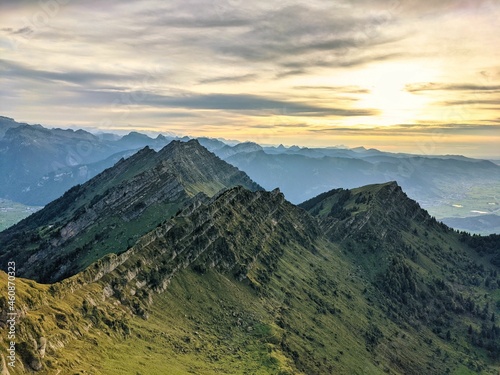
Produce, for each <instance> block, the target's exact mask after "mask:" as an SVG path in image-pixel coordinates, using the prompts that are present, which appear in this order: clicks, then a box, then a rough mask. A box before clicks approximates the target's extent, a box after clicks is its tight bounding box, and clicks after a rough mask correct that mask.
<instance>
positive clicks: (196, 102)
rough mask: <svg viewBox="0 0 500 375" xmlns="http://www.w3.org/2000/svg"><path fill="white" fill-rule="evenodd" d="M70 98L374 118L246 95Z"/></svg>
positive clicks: (366, 112)
mask: <svg viewBox="0 0 500 375" xmlns="http://www.w3.org/2000/svg"><path fill="white" fill-rule="evenodd" d="M70 92H71V93H72V95H71V97H74V96H75V95H77V96H79V98H80V101H81V102H82V103H87V105H98V104H99V105H106V104H107V105H113V106H115V107H116V109H120V108H121V107H130V106H147V107H155V108H176V109H178V108H183V109H187V110H219V111H237V112H245V113H250V114H251V115H256V116H266V115H274V114H276V113H277V112H279V113H280V114H281V115H284V116H319V117H321V116H338V117H353V116H374V115H377V114H378V111H376V110H373V109H363V108H360V109H344V108H335V107H320V106H315V105H311V104H307V103H300V102H294V101H286V100H280V99H274V98H268V97H265V96H258V95H246V94H217V93H214V94H196V93H187V92H183V93H172V95H158V94H155V93H152V92H146V91H127V92H123V93H120V94H118V93H114V92H109V91H95V90H71V91H70Z"/></svg>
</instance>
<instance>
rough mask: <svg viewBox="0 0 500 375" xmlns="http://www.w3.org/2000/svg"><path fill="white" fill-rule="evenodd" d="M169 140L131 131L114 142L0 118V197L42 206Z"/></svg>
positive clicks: (106, 137) (104, 137)
mask: <svg viewBox="0 0 500 375" xmlns="http://www.w3.org/2000/svg"><path fill="white" fill-rule="evenodd" d="M173 139H175V138H174V137H165V136H158V137H157V138H156V139H153V138H150V137H148V136H147V135H145V134H141V133H137V132H131V133H129V134H128V135H126V136H124V137H118V139H117V138H116V135H113V134H104V135H103V134H101V135H99V136H96V135H93V134H91V133H89V132H86V131H84V130H76V131H74V130H71V129H68V130H63V129H47V128H44V127H43V126H41V125H28V124H24V123H18V122H16V121H14V120H13V119H10V118H8V117H0V197H1V198H4V199H9V200H12V201H15V202H20V203H23V204H26V205H37V206H41V205H45V204H47V203H49V202H50V201H52V200H53V199H55V198H57V197H59V196H60V195H62V194H63V193H64V192H65V191H66V190H67V189H69V188H70V187H72V186H74V185H76V184H81V183H83V182H86V181H87V180H88V179H89V178H91V177H93V176H95V175H96V174H97V173H100V172H102V171H103V170H104V169H105V168H107V167H109V166H111V165H112V164H111V163H113V161H116V160H118V159H119V158H120V157H123V156H126V155H130V153H131V152H135V151H137V150H138V149H141V148H143V147H145V146H149V147H151V148H154V149H156V150H159V149H161V148H163V147H164V146H165V145H167V144H168V143H169V142H171V141H172V140H173ZM117 158H118V159H117Z"/></svg>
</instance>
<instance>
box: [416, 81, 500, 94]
mask: <svg viewBox="0 0 500 375" xmlns="http://www.w3.org/2000/svg"><path fill="white" fill-rule="evenodd" d="M406 91H408V92H422V91H480V92H485V93H487V92H498V91H500V85H477V84H470V83H461V84H444V83H433V82H428V83H414V84H410V85H406Z"/></svg>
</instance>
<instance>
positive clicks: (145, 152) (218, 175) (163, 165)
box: [0, 140, 262, 282]
mask: <svg viewBox="0 0 500 375" xmlns="http://www.w3.org/2000/svg"><path fill="white" fill-rule="evenodd" d="M234 186H243V187H245V188H247V189H249V190H252V191H257V190H262V188H261V187H260V186H259V185H258V184H256V183H255V182H253V181H252V180H251V179H250V178H249V177H248V176H247V175H246V174H245V173H244V172H241V171H240V170H239V169H237V168H236V167H233V166H232V165H230V164H228V163H226V162H224V161H222V160H221V159H219V158H218V157H217V156H215V155H214V154H213V153H211V152H209V151H208V150H207V149H206V148H204V147H203V146H201V145H200V144H199V142H198V141H197V140H190V141H189V142H181V141H173V142H171V143H170V144H168V145H167V146H165V147H164V148H163V149H162V150H161V151H159V152H155V151H154V150H153V149H151V148H150V147H148V146H146V147H144V148H143V149H141V150H140V151H139V152H137V153H136V154H134V155H132V156H131V157H129V158H127V159H122V160H121V161H120V162H118V163H117V164H115V166H113V167H111V168H109V169H107V170H105V171H104V172H102V173H100V174H99V175H97V176H96V177H94V178H93V179H91V180H89V181H88V182H86V183H85V184H83V185H81V186H76V187H74V188H72V189H71V190H69V191H68V192H67V193H66V194H65V195H64V196H62V197H61V198H59V199H57V200H56V201H54V202H52V203H50V204H48V205H47V206H46V207H45V208H44V209H42V210H41V211H38V212H37V213H35V214H34V215H32V216H31V217H30V218H28V219H26V220H25V221H23V222H21V223H19V224H18V225H16V226H14V227H11V228H10V229H8V230H7V231H5V232H3V233H1V234H0V248H2V250H3V252H2V254H0V259H4V258H5V257H9V256H10V257H11V258H13V259H14V258H16V259H17V260H18V261H19V264H23V266H22V267H21V268H20V269H19V275H22V276H24V277H32V278H35V279H36V280H39V281H44V282H47V281H48V282H52V281H56V280H59V279H61V278H63V277H67V276H69V275H73V274H74V273H76V272H79V271H81V270H82V269H83V268H84V267H86V266H88V265H89V264H90V263H91V262H92V261H95V260H96V259H98V258H99V257H102V256H104V255H106V254H109V253H119V252H122V251H125V250H126V249H127V248H129V247H130V246H132V245H133V244H134V243H135V242H136V241H137V239H138V238H139V237H140V236H142V235H144V234H145V233H146V231H147V230H148V229H149V228H151V226H152V227H155V226H156V225H158V224H159V223H161V222H163V221H164V220H165V219H167V218H169V217H171V216H173V215H174V214H175V213H176V212H177V211H178V210H179V209H181V208H182V207H184V206H186V205H188V204H189V203H190V202H191V200H192V199H194V198H195V197H196V196H197V195H198V194H200V193H203V194H205V195H206V196H208V197H212V196H214V195H215V194H217V193H218V192H219V191H221V190H224V189H227V188H231V187H234ZM41 228H46V229H47V228H48V229H47V230H45V231H44V234H43V235H42V236H40V235H38V233H40V230H41ZM23 231H26V232H29V233H31V234H32V237H30V236H27V237H25V238H26V241H28V243H27V242H25V241H16V240H14V239H15V238H17V236H19V233H20V232H23ZM82 233H86V235H85V236H82ZM82 238H83V239H84V240H82ZM45 244H48V245H45ZM90 248H92V249H94V251H93V253H92V255H90V254H88V249H90ZM27 249H32V250H35V251H34V252H32V251H28V250H27ZM40 259H47V261H46V267H45V269H44V272H43V273H41V272H36V271H35V270H36V267H35V266H34V264H33V262H38V261H40ZM64 259H66V260H64Z"/></svg>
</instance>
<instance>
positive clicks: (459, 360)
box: [0, 142, 500, 375]
mask: <svg viewBox="0 0 500 375" xmlns="http://www.w3.org/2000/svg"><path fill="white" fill-rule="evenodd" d="M179 146H180V145H177V146H176V148H177V151H178V152H182V150H185V149H183V148H180V147H179ZM195 146H196V145H195V144H194V142H189V145H188V147H195ZM143 153H144V154H150V155H149V158H153V159H154V158H156V157H157V156H155V154H152V153H151V151H148V150H146V151H143ZM185 154H186V155H187V156H189V155H191V154H192V152H188V153H185ZM143 157H145V155H143ZM117 172H118V171H117ZM495 241H496V242H495ZM498 244H500V242H498V241H497V239H496V237H491V238H489V237H479V236H476V237H470V236H467V235H464V234H458V233H456V232H455V231H453V230H450V229H449V228H448V227H446V226H445V225H443V224H441V223H438V222H437V221H435V220H434V219H433V218H432V217H430V216H429V215H428V213H427V212H426V211H424V210H422V209H421V208H420V207H419V206H418V204H417V203H416V202H414V201H412V200H411V199H409V198H408V197H407V196H406V195H405V193H404V192H403V191H402V190H401V188H400V187H399V186H398V185H397V184H396V183H394V182H391V183H386V184H378V185H370V186H365V187H362V188H358V189H353V190H344V189H337V190H333V191H330V192H327V193H325V194H322V195H320V196H318V197H316V198H314V199H312V200H310V201H308V202H305V203H304V204H303V205H301V207H297V206H294V205H293V204H291V203H289V202H287V201H286V200H285V199H284V196H283V194H282V193H281V192H280V191H279V190H274V191H272V192H265V191H254V192H252V191H249V190H246V189H245V188H243V187H234V188H230V189H225V190H222V191H221V192H219V193H217V194H215V195H213V196H212V197H211V198H209V197H206V196H199V199H195V200H192V201H191V203H190V204H188V205H186V206H185V207H184V208H183V209H182V210H181V211H180V212H178V214H177V215H174V216H173V217H171V218H167V219H166V220H164V221H163V222H161V223H159V225H157V226H154V227H153V226H151V227H150V231H149V232H148V233H147V234H145V235H144V236H142V237H141V238H140V239H139V240H138V241H137V242H136V243H135V244H134V245H133V246H132V247H130V248H129V249H128V250H126V251H124V252H122V253H121V254H108V255H106V256H105V257H103V258H101V259H100V260H98V261H97V262H95V263H93V264H92V265H91V266H90V267H88V268H86V269H85V270H84V271H82V272H80V273H78V274H76V275H74V276H73V277H70V278H68V279H65V280H63V281H60V282H57V283H55V284H52V285H42V284H38V283H36V282H34V281H30V280H24V279H18V280H17V282H16V293H17V294H16V295H17V297H16V298H17V299H16V311H17V312H18V321H17V344H16V353H17V356H18V366H17V367H16V369H15V370H12V371H11V370H10V369H9V371H11V375H14V374H22V373H30V372H32V371H36V372H37V373H39V374H52V373H99V374H110V375H113V374H124V373H127V374H128V373H130V374H137V373H140V374H164V373H169V374H188V373H199V374H223V373H228V374H248V373H251V374H308V375H309V374H312V375H314V374H332V373H335V374H365V373H369V374H387V373H390V374H422V373H425V374H446V373H450V374H472V373H483V374H496V373H497V370H498V368H497V367H498V365H499V364H500V346H499V341H498V339H497V338H498V337H499V336H500V329H499V328H498V325H497V324H498V318H497V315H498V309H499V308H500V299H499V296H498V293H496V291H497V290H498V288H499V287H500V279H499V278H498V266H496V265H495V264H494V263H493V262H491V261H490V260H491V259H492V256H494V253H495V251H496V252H498V247H497V246H498ZM481 249H483V250H484V251H483V250H481ZM495 249H496V250H495ZM498 255H500V254H498ZM44 261H45V260H43V261H41V262H40V263H38V265H39V266H41V265H42V264H43V262H44ZM20 264H21V263H20ZM0 278H2V282H5V283H6V282H7V276H6V275H5V274H4V273H3V272H2V273H1V274H0ZM8 306H9V305H8V301H7V299H6V298H5V297H2V298H1V299H0V308H1V313H0V322H2V324H3V326H4V327H5V324H6V319H7V317H6V314H5V312H6V310H7V308H8ZM0 347H2V350H5V351H4V353H6V352H7V347H6V342H4V341H2V342H0ZM5 360H7V359H5Z"/></svg>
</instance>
